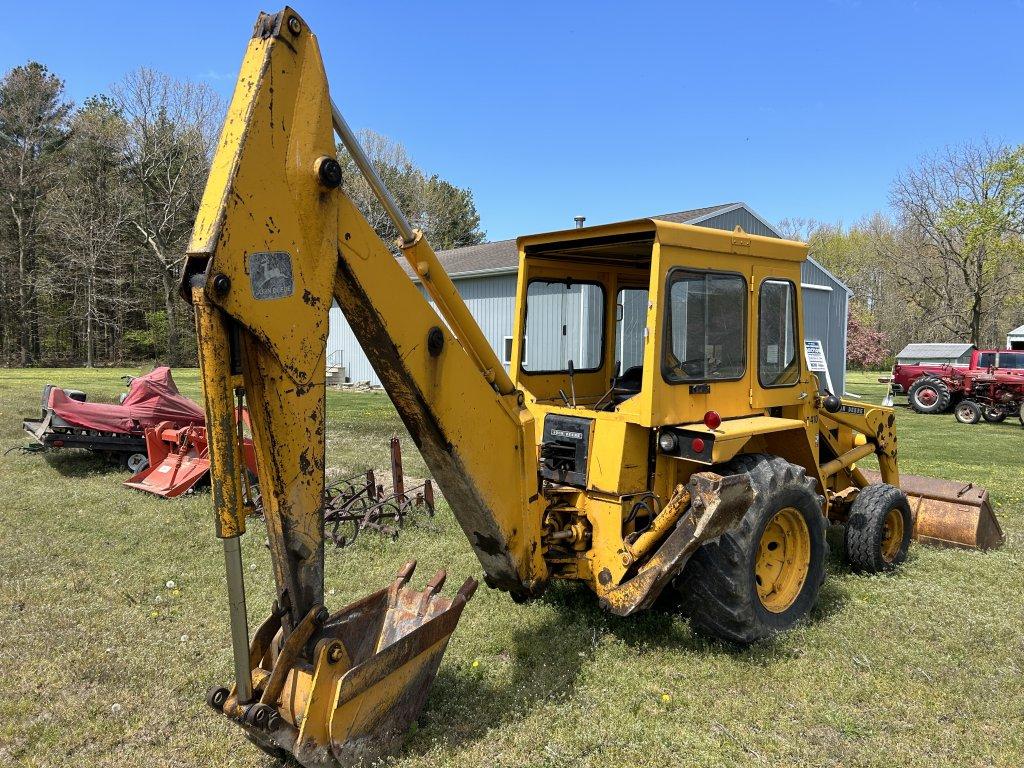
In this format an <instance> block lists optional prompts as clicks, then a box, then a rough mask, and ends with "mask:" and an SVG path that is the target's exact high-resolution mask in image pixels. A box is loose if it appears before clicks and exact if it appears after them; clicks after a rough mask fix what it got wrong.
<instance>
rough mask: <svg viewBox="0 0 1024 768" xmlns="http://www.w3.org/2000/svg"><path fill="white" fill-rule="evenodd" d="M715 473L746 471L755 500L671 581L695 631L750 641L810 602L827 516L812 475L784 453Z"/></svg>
mask: <svg viewBox="0 0 1024 768" xmlns="http://www.w3.org/2000/svg"><path fill="white" fill-rule="evenodd" d="M719 471H720V473H721V474H745V475H747V476H748V477H749V479H750V484H751V487H752V488H753V489H754V502H753V504H751V506H750V508H749V509H748V510H747V512H746V514H745V515H744V516H743V519H742V520H741V521H740V523H739V525H738V526H737V527H736V528H735V529H734V530H732V531H730V532H729V533H726V534H723V535H722V536H721V537H720V538H719V540H718V541H717V542H711V543H707V544H705V545H704V546H702V547H701V548H700V549H698V550H697V552H696V553H695V554H694V555H693V557H692V558H691V559H690V562H689V563H687V565H686V568H685V569H684V570H683V573H682V574H680V576H679V578H678V579H677V584H676V587H677V589H678V590H679V592H680V595H681V598H682V607H683V611H684V612H685V613H686V614H687V615H688V616H689V617H690V624H691V626H692V627H693V628H694V629H695V630H696V631H697V632H700V633H701V634H704V635H709V636H712V637H716V638H721V639H723V640H728V641H731V642H734V643H741V644H749V643H753V642H756V641H758V640H762V639H764V638H766V637H770V636H771V635H774V634H777V633H779V632H783V631H785V630H787V629H789V628H790V627H792V626H793V625H794V624H796V622H797V621H799V620H800V619H801V618H803V617H804V616H805V615H806V614H807V613H808V612H809V611H810V610H811V608H812V607H813V606H814V604H815V602H816V601H817V599H818V592H819V591H820V589H821V583H822V580H823V579H824V577H825V559H826V555H827V550H826V544H825V518H824V516H823V515H822V511H821V503H822V502H821V497H820V496H818V495H817V491H816V489H815V481H814V480H812V479H810V478H808V477H807V474H806V472H805V471H804V469H803V467H798V466H796V465H794V464H790V463H789V462H787V461H786V460H785V459H781V458H779V457H777V456H769V455H765V454H747V455H742V456H738V457H737V458H735V459H734V460H733V461H731V462H729V464H727V465H725V466H724V467H723V468H722V469H721V470H719Z"/></svg>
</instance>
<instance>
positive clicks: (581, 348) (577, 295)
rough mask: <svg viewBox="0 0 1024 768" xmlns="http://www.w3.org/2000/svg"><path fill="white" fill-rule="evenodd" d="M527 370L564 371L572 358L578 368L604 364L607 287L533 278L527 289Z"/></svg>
mask: <svg viewBox="0 0 1024 768" xmlns="http://www.w3.org/2000/svg"><path fill="white" fill-rule="evenodd" d="M526 338H528V339H529V340H530V356H529V358H527V357H526V356H525V355H524V356H523V359H522V362H521V363H520V367H521V368H522V369H523V370H524V371H526V372H528V373H561V372H564V371H567V370H569V361H570V360H571V361H572V365H573V368H574V369H575V370H577V371H595V370H597V369H598V368H600V367H601V352H602V349H603V347H604V288H603V287H601V286H600V285H598V284H597V283H580V282H574V281H572V280H564V281H561V282H557V281H547V280H532V281H530V284H529V285H528V286H527V288H526Z"/></svg>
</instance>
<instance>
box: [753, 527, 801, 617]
mask: <svg viewBox="0 0 1024 768" xmlns="http://www.w3.org/2000/svg"><path fill="white" fill-rule="evenodd" d="M810 565H811V534H810V531H809V530H808V529H807V523H806V522H804V517H803V515H801V514H800V512H799V511H797V510H796V509H794V508H793V507H785V508H783V509H780V510H779V511H778V512H776V513H775V515H774V516H773V517H772V519H771V520H769V521H768V525H767V526H766V527H765V529H764V533H762V534H761V543H760V544H759V545H758V547H757V561H756V562H755V564H754V582H755V584H756V585H757V596H758V598H759V599H760V601H761V605H763V606H764V607H765V608H766V609H767V610H769V611H771V612H772V613H782V612H783V611H785V610H786V609H787V608H789V606H791V605H792V604H793V603H794V602H795V601H796V598H797V596H798V595H799V594H800V590H801V589H803V586H804V582H805V581H807V570H808V568H810Z"/></svg>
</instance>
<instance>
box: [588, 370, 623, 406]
mask: <svg viewBox="0 0 1024 768" xmlns="http://www.w3.org/2000/svg"><path fill="white" fill-rule="evenodd" d="M621 367H622V362H621V361H620V360H616V361H615V372H614V373H613V374H612V380H611V381H610V382H608V384H609V387H608V391H607V392H605V393H604V394H603V395H601V399H600V400H598V401H597V402H596V403H595V404H594V410H595V411H599V410H601V405H602V404H603V403H604V399H605V398H606V397H608V396H610V395H611V393H612V392H614V391H615V384H616V382H617V381H618V378H619V369H620V368H621Z"/></svg>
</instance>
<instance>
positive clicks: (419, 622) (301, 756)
mask: <svg viewBox="0 0 1024 768" xmlns="http://www.w3.org/2000/svg"><path fill="white" fill-rule="evenodd" d="M414 567H415V562H412V563H408V564H406V566H405V567H404V568H403V569H402V570H401V572H400V573H399V575H398V578H397V579H396V580H395V582H394V583H392V584H391V586H390V587H387V588H385V589H382V590H380V591H378V592H375V593H373V594H372V595H369V596H368V597H365V598H363V599H362V600H360V601H358V602H356V603H353V604H351V605H349V606H348V607H346V608H344V609H342V610H341V611H339V612H337V613H335V614H333V615H331V616H330V617H329V618H328V619H327V620H326V622H324V624H323V626H322V629H320V630H319V631H318V632H317V633H316V634H315V635H314V636H312V637H311V638H310V641H309V642H311V643H313V645H314V648H315V650H314V651H313V654H312V657H313V659H312V664H311V665H310V664H309V663H308V662H307V663H301V662H302V660H301V659H298V658H296V657H289V654H288V652H287V649H288V643H287V642H285V643H284V644H283V645H282V644H281V642H280V636H279V637H278V639H277V640H276V641H275V642H274V643H269V644H266V650H264V648H263V645H264V640H265V638H266V636H267V634H268V630H269V631H270V632H274V631H276V628H277V626H279V623H278V622H279V620H277V619H275V617H273V616H271V618H270V619H268V620H267V623H265V624H264V626H263V627H261V628H260V630H258V631H257V632H256V635H255V637H254V638H253V648H252V649H251V650H252V652H253V654H251V656H252V658H253V660H254V661H255V655H254V654H256V653H262V654H263V658H262V660H261V661H260V662H259V665H258V666H257V667H256V668H255V669H254V670H253V682H254V687H255V693H254V696H255V697H256V699H255V701H256V702H258V703H255V704H249V705H245V704H238V703H237V701H236V700H235V695H234V692H232V694H231V696H229V697H228V699H227V702H226V703H225V705H224V707H223V709H224V712H225V714H227V715H228V716H229V717H232V718H233V719H236V720H238V721H239V722H240V724H241V725H242V726H243V727H244V728H245V729H246V730H247V731H248V733H249V736H250V738H251V739H252V740H253V741H255V742H256V743H257V744H259V745H260V746H261V747H262V748H263V749H265V750H266V751H268V752H271V753H275V752H280V751H282V750H283V751H284V752H288V753H291V754H292V755H293V756H294V757H295V759H296V760H297V761H298V762H299V763H300V764H302V765H304V766H307V768H313V767H314V766H315V767H317V768H321V767H326V766H331V767H332V768H333V767H334V766H358V765H369V764H370V763H372V762H373V761H375V760H378V759H379V758H381V757H382V756H385V755H388V754H391V753H394V752H395V751H396V750H397V749H398V748H399V747H400V746H401V744H402V741H403V739H404V737H405V734H406V733H407V732H408V730H409V728H410V727H411V725H412V724H413V722H414V721H415V719H416V717H417V716H418V715H419V713H420V710H422V708H423V705H424V703H425V702H426V699H427V695H428V693H429V692H430V686H431V685H432V684H433V682H434V677H435V676H436V675H437V669H438V666H439V665H440V663H441V658H442V656H443V655H444V652H445V649H446V648H447V646H448V640H449V638H450V637H451V634H452V632H454V631H455V626H456V625H457V624H458V621H459V618H460V617H461V615H462V610H463V608H464V607H465V605H466V603H467V601H468V600H469V599H470V598H471V597H472V595H473V592H474V591H475V590H476V586H477V583H476V581H474V580H473V579H467V580H466V582H465V584H463V586H462V588H461V589H460V590H459V592H458V594H457V595H456V596H455V597H454V598H446V597H442V596H441V595H439V594H438V593H439V592H440V590H441V587H442V585H443V584H444V580H445V573H444V571H441V572H439V573H438V574H437V575H436V576H435V577H434V578H433V579H432V580H431V581H430V583H429V584H427V586H426V588H425V589H424V590H423V591H421V592H417V591H415V590H413V589H407V588H406V584H407V583H408V581H409V578H410V577H411V576H412V572H413V568H414ZM300 627H301V625H300ZM298 631H300V629H296V630H294V631H293V634H295V632H298ZM261 638H262V639H261ZM282 665H288V666H290V668H289V669H284V668H282V669H278V667H282ZM275 677H276V678H277V679H278V680H283V681H284V684H283V686H282V685H280V684H276V685H275ZM268 705H269V708H268ZM259 708H263V709H264V712H265V713H266V714H265V715H260V714H259Z"/></svg>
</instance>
